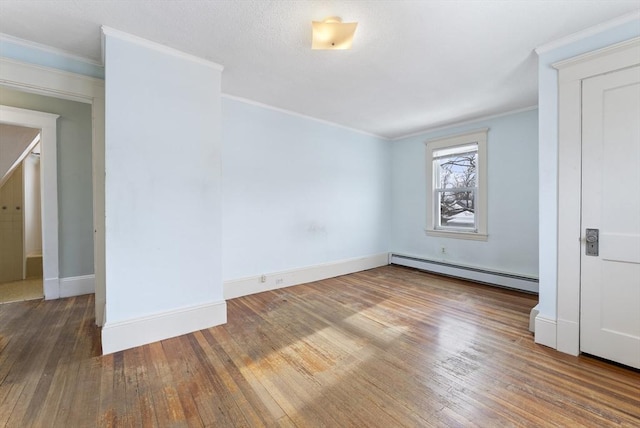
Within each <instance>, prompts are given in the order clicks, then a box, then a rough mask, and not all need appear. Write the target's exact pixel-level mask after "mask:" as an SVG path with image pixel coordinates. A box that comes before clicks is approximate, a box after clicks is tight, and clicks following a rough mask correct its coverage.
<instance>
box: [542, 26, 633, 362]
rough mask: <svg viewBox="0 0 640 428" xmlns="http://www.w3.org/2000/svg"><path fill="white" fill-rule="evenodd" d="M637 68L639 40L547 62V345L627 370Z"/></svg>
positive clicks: (630, 332) (630, 338) (630, 339)
mask: <svg viewBox="0 0 640 428" xmlns="http://www.w3.org/2000/svg"><path fill="white" fill-rule="evenodd" d="M639 65H640V38H635V39H630V40H628V41H626V42H622V43H618V44H616V45H612V46H610V47H608V48H604V49H601V50H599V51H595V52H590V53H587V54H584V55H581V56H579V57H576V58H571V59H568V60H565V61H561V62H559V63H556V64H554V67H555V68H556V69H558V70H559V76H558V79H559V104H558V105H559V152H558V165H559V167H558V176H559V180H558V183H559V184H558V212H559V213H560V215H559V219H558V294H557V299H558V300H557V312H558V314H557V333H556V334H557V349H558V350H560V351H563V352H567V353H570V354H573V355H578V354H579V353H581V352H584V353H588V354H592V355H596V356H599V357H602V358H605V359H608V360H611V361H615V362H619V363H622V364H625V365H628V366H632V367H640V317H639V316H638V315H639V314H640V281H638V277H639V275H640V223H638V221H639V219H640V212H638V211H640V197H639V194H638V192H637V180H638V178H637V177H638V176H637V174H638V168H639V167H640V122H639V119H638V114H639V113H638V112H639V111H640V103H638V101H639V100H638V93H639V92H638V91H639V89H640V87H639V86H638V85H639V84H640V74H639V73H640V68H639V67H638V66H639ZM620 79H622V80H620ZM618 80H620V81H618ZM625 179H626V180H629V181H628V182H627V183H623V182H622V181H621V180H625ZM625 188H626V189H627V190H623V189H625ZM587 229H590V230H587ZM598 244H599V247H598ZM594 247H595V248H594ZM603 335H604V336H603ZM618 341H620V342H618ZM610 351H613V352H610Z"/></svg>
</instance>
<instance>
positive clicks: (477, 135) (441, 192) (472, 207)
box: [426, 129, 488, 240]
mask: <svg viewBox="0 0 640 428" xmlns="http://www.w3.org/2000/svg"><path fill="white" fill-rule="evenodd" d="M487 131H488V129H481V130H478V131H474V132H471V133H467V134H462V135H455V136H452V137H446V138H440V139H437V140H431V141H428V142H427V143H426V144H427V189H429V195H428V200H427V228H426V233H427V235H433V236H447V237H452V238H462V239H476V240H486V239H487V175H486V163H487V160H486V159H487V156H486V154H487Z"/></svg>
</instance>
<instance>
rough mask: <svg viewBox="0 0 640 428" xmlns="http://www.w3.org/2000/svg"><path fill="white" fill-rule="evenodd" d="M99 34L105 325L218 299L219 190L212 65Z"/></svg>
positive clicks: (216, 103)
mask: <svg viewBox="0 0 640 428" xmlns="http://www.w3.org/2000/svg"><path fill="white" fill-rule="evenodd" d="M105 39H106V40H105V49H106V79H105V111H106V113H105V126H106V129H105V170H106V175H105V213H106V224H105V231H106V236H105V241H106V245H105V261H106V281H107V283H106V299H107V304H106V324H105V327H109V326H110V325H112V324H113V323H117V322H119V321H126V320H130V319H135V318H139V317H143V316H146V315H151V314H157V313H163V312H171V311H175V310H180V309H182V308H189V307H194V306H199V305H204V304H211V303H215V302H220V301H223V294H222V273H221V261H222V247H221V243H222V236H221V235H222V230H221V217H222V195H221V189H220V184H221V183H220V182H221V174H220V151H221V143H220V71H219V69H217V68H212V67H209V66H208V65H207V64H204V63H203V62H202V61H193V60H192V59H189V58H185V56H184V55H182V54H179V55H175V54H174V53H167V52H166V50H163V49H159V48H157V47H149V44H148V43H146V42H139V41H135V42H134V41H131V38H127V37H126V36H123V37H115V36H111V35H106V36H105ZM103 335H104V330H103Z"/></svg>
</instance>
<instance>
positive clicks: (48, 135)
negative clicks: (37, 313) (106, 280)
mask: <svg viewBox="0 0 640 428" xmlns="http://www.w3.org/2000/svg"><path fill="white" fill-rule="evenodd" d="M57 118H58V115H55V114H50V113H43V112H39V111H33V110H26V109H19V108H15V107H8V106H0V123H1V124H3V125H7V126H10V127H11V128H6V127H5V128H4V133H8V132H10V131H9V129H12V130H17V132H18V131H21V130H22V131H23V132H24V133H27V134H28V132H29V130H33V131H34V132H35V134H36V135H35V137H34V138H33V140H32V141H31V142H30V143H28V144H27V147H25V148H24V149H23V150H19V149H15V151H17V152H19V153H18V154H17V155H16V156H9V155H6V156H4V157H3V159H11V158H14V159H13V160H8V161H7V163H8V164H10V165H11V166H10V167H9V168H7V169H13V171H11V173H10V174H8V175H7V179H6V181H7V183H10V190H8V191H7V192H5V193H6V195H5V200H4V201H3V204H2V206H0V210H2V207H3V206H4V207H6V209H5V210H2V211H7V213H8V214H7V216H6V217H9V216H10V217H11V220H12V221H11V223H12V225H11V228H12V230H13V231H12V232H10V233H11V235H12V239H11V241H12V242H11V244H12V245H11V246H12V247H14V254H15V253H16V250H15V246H18V247H19V249H18V250H17V253H18V256H13V257H15V258H17V259H18V260H19V262H15V261H14V260H12V264H18V263H19V265H20V266H19V267H17V269H19V276H20V277H21V278H18V279H20V280H24V279H26V276H27V257H26V251H25V250H26V248H27V245H30V246H32V247H31V250H32V251H31V253H32V254H31V255H35V254H33V253H40V254H41V259H40V260H41V264H42V275H40V272H39V269H38V268H37V261H35V262H33V261H32V262H31V263H32V264H35V265H36V266H35V267H34V268H31V267H30V271H29V275H34V276H36V275H37V276H41V278H42V279H39V280H38V281H29V280H28V281H27V282H24V283H23V282H16V281H11V284H9V285H8V286H7V287H3V290H0V292H2V295H3V296H4V297H5V298H6V299H5V298H2V296H0V299H2V300H9V301H14V300H25V297H29V298H33V297H35V295H36V294H39V296H40V297H42V296H44V297H45V298H55V297H56V296H55V293H56V292H57V289H58V285H57V283H58V198H57V181H58V180H57V155H56V153H57V137H56V129H57V124H56V120H57ZM36 146H37V147H36ZM6 153H9V151H7V152H6ZM36 153H39V155H37V154H36ZM31 156H33V157H37V158H38V159H37V163H38V165H39V171H38V175H39V176H38V183H37V184H38V186H37V187H39V202H40V207H39V208H40V209H39V215H40V218H41V221H40V227H41V231H40V236H39V237H40V240H39V243H38V241H37V240H35V241H36V242H35V243H34V239H33V234H34V233H37V232H34V231H33V230H31V231H29V235H30V236H29V237H30V238H32V240H31V241H30V242H26V241H25V235H26V233H25V229H24V226H25V214H24V203H25V194H24V190H23V189H24V184H25V177H24V169H25V166H26V167H27V168H30V167H31V166H33V165H32V163H34V162H33V161H35V159H33V158H31V159H28V158H29V157H31ZM25 158H27V162H25ZM14 165H15V167H14ZM3 175H4V174H3ZM33 179H34V177H33V176H30V177H28V179H27V181H28V182H29V184H30V185H33V184H34V183H33ZM3 187H6V186H3ZM29 196H30V198H29V199H30V202H33V195H29ZM9 199H10V200H9ZM9 212H10V214H9ZM30 214H33V213H30ZM29 220H32V219H29ZM5 223H7V222H5ZM34 247H40V248H34ZM35 259H36V260H37V259H38V258H35ZM31 269H35V272H34V271H33V270H31ZM13 276H15V273H14V274H13ZM36 298H37V297H36Z"/></svg>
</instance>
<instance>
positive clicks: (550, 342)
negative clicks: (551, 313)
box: [534, 315, 556, 349]
mask: <svg viewBox="0 0 640 428" xmlns="http://www.w3.org/2000/svg"><path fill="white" fill-rule="evenodd" d="M535 331H536V334H535V339H534V340H535V342H536V343H538V344H540V345H544V346H548V347H549V348H553V349H555V348H556V321H555V320H552V319H549V318H544V317H542V316H540V315H538V316H536V320H535Z"/></svg>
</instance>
